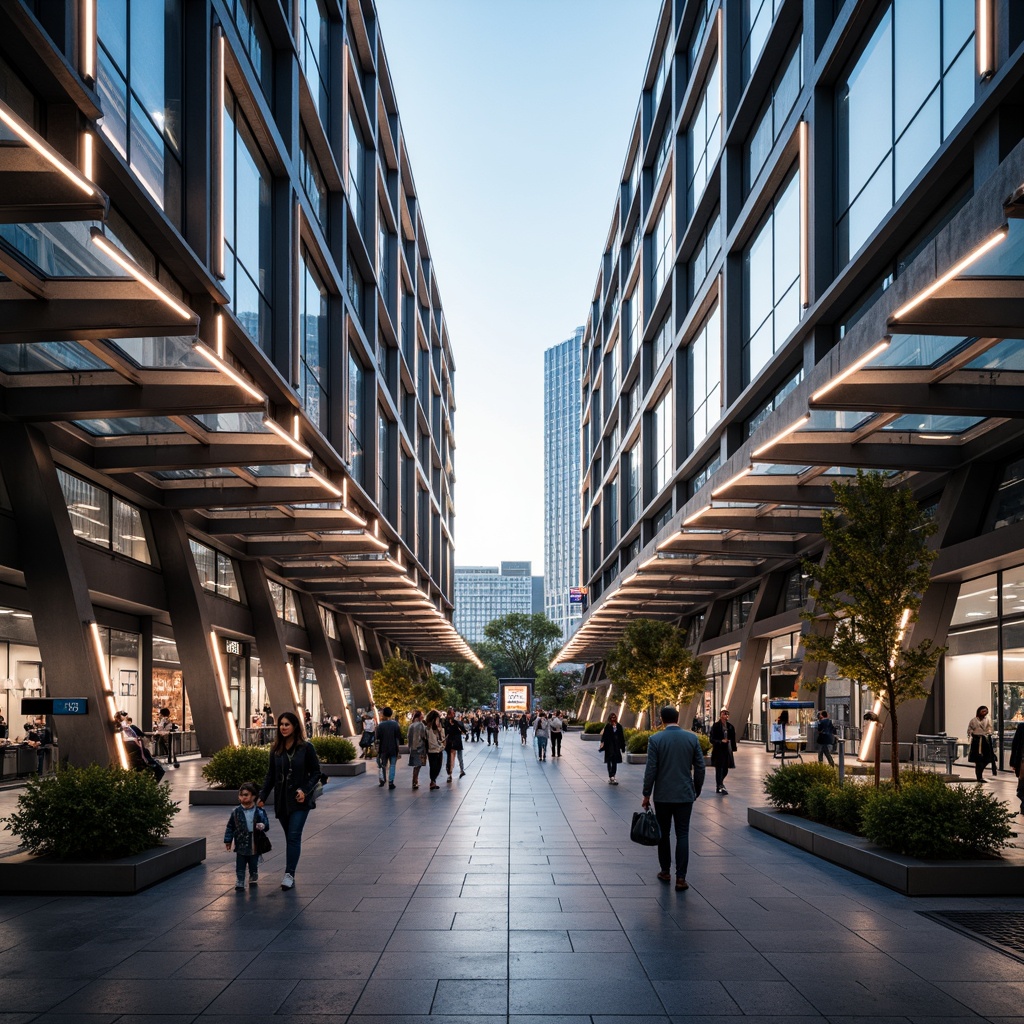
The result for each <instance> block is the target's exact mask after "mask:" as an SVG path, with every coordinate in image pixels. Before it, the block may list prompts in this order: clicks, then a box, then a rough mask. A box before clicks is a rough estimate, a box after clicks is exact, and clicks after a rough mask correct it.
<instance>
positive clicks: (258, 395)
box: [192, 341, 267, 402]
mask: <svg viewBox="0 0 1024 1024" xmlns="http://www.w3.org/2000/svg"><path fill="white" fill-rule="evenodd" d="M192 347H193V348H194V349H195V350H196V352H198V353H199V354H200V355H201V356H202V357H203V358H204V359H205V360H206V361H207V362H208V363H211V364H212V365H213V366H215V367H216V368H217V369H218V370H220V372H221V373H223V374H224V376H225V377H230V378H231V380H233V381H234V382H235V383H236V384H237V385H238V386H239V387H240V388H241V389H242V390H243V391H245V392H246V393H247V394H249V395H251V396H252V397H253V398H255V399H256V401H257V402H265V401H266V400H267V396H266V395H265V394H263V392H262V391H257V390H256V388H254V387H253V386H252V385H251V384H250V383H249V382H248V381H247V380H246V379H245V378H244V377H243V376H242V375H241V374H240V373H239V372H238V371H237V370H235V369H233V368H232V367H231V366H230V365H229V364H228V363H227V362H225V360H223V359H221V358H220V356H218V355H217V353H216V352H214V351H213V349H211V348H208V347H207V346H206V345H204V344H203V343H202V342H201V341H197V342H196V343H195V344H194V345H193V346H192Z"/></svg>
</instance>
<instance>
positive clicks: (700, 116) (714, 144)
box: [686, 60, 722, 214]
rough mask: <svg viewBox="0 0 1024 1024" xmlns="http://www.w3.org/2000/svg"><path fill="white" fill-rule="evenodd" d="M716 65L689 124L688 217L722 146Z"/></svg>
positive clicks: (709, 175)
mask: <svg viewBox="0 0 1024 1024" xmlns="http://www.w3.org/2000/svg"><path fill="white" fill-rule="evenodd" d="M718 67H719V65H718V61H717V60H716V61H715V63H714V66H713V67H712V68H711V70H710V71H709V72H708V77H707V80H706V81H705V82H704V88H703V90H702V92H701V98H700V105H699V106H698V107H697V112H696V113H695V114H694V115H693V119H692V120H691V121H690V127H689V133H688V139H689V147H688V148H689V154H690V167H689V177H688V179H687V189H686V194H687V209H688V211H689V212H690V213H691V214H692V213H693V211H694V209H695V207H696V205H697V201H698V200H699V199H700V197H701V195H702V194H703V192H704V186H705V185H706V184H707V182H708V178H710V177H711V172H712V170H713V169H714V166H715V162H716V160H717V159H718V153H719V151H720V149H721V146H722V110H721V102H720V92H721V84H720V83H719V80H718Z"/></svg>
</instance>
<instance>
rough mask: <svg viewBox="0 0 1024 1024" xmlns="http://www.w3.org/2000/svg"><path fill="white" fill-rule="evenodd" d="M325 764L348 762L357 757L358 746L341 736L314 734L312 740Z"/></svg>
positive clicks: (318, 755) (314, 747)
mask: <svg viewBox="0 0 1024 1024" xmlns="http://www.w3.org/2000/svg"><path fill="white" fill-rule="evenodd" d="M310 742H311V743H312V744H313V749H314V750H315V751H316V756H317V757H318V758H320V760H321V761H322V762H323V763H324V764H348V762H349V761H354V760H355V759H356V748H355V744H353V743H352V742H351V741H350V740H346V739H343V738H342V737H341V736H314V737H313V739H312V740H311V741H310Z"/></svg>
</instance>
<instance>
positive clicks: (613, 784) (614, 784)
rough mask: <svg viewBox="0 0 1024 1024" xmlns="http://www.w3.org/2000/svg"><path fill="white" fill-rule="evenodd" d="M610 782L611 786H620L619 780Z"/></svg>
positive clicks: (610, 780)
mask: <svg viewBox="0 0 1024 1024" xmlns="http://www.w3.org/2000/svg"><path fill="white" fill-rule="evenodd" d="M608 782H609V783H610V784H611V785H612V786H617V785H618V784H619V780H618V779H609V780H608Z"/></svg>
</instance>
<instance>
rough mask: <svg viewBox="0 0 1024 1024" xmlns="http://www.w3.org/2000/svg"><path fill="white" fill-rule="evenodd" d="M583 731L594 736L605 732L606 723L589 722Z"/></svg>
mask: <svg viewBox="0 0 1024 1024" xmlns="http://www.w3.org/2000/svg"><path fill="white" fill-rule="evenodd" d="M583 731H584V732H585V733H588V734H589V735H591V736H593V735H594V733H595V732H598V733H599V732H604V722H587V724H586V725H585V726H583Z"/></svg>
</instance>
